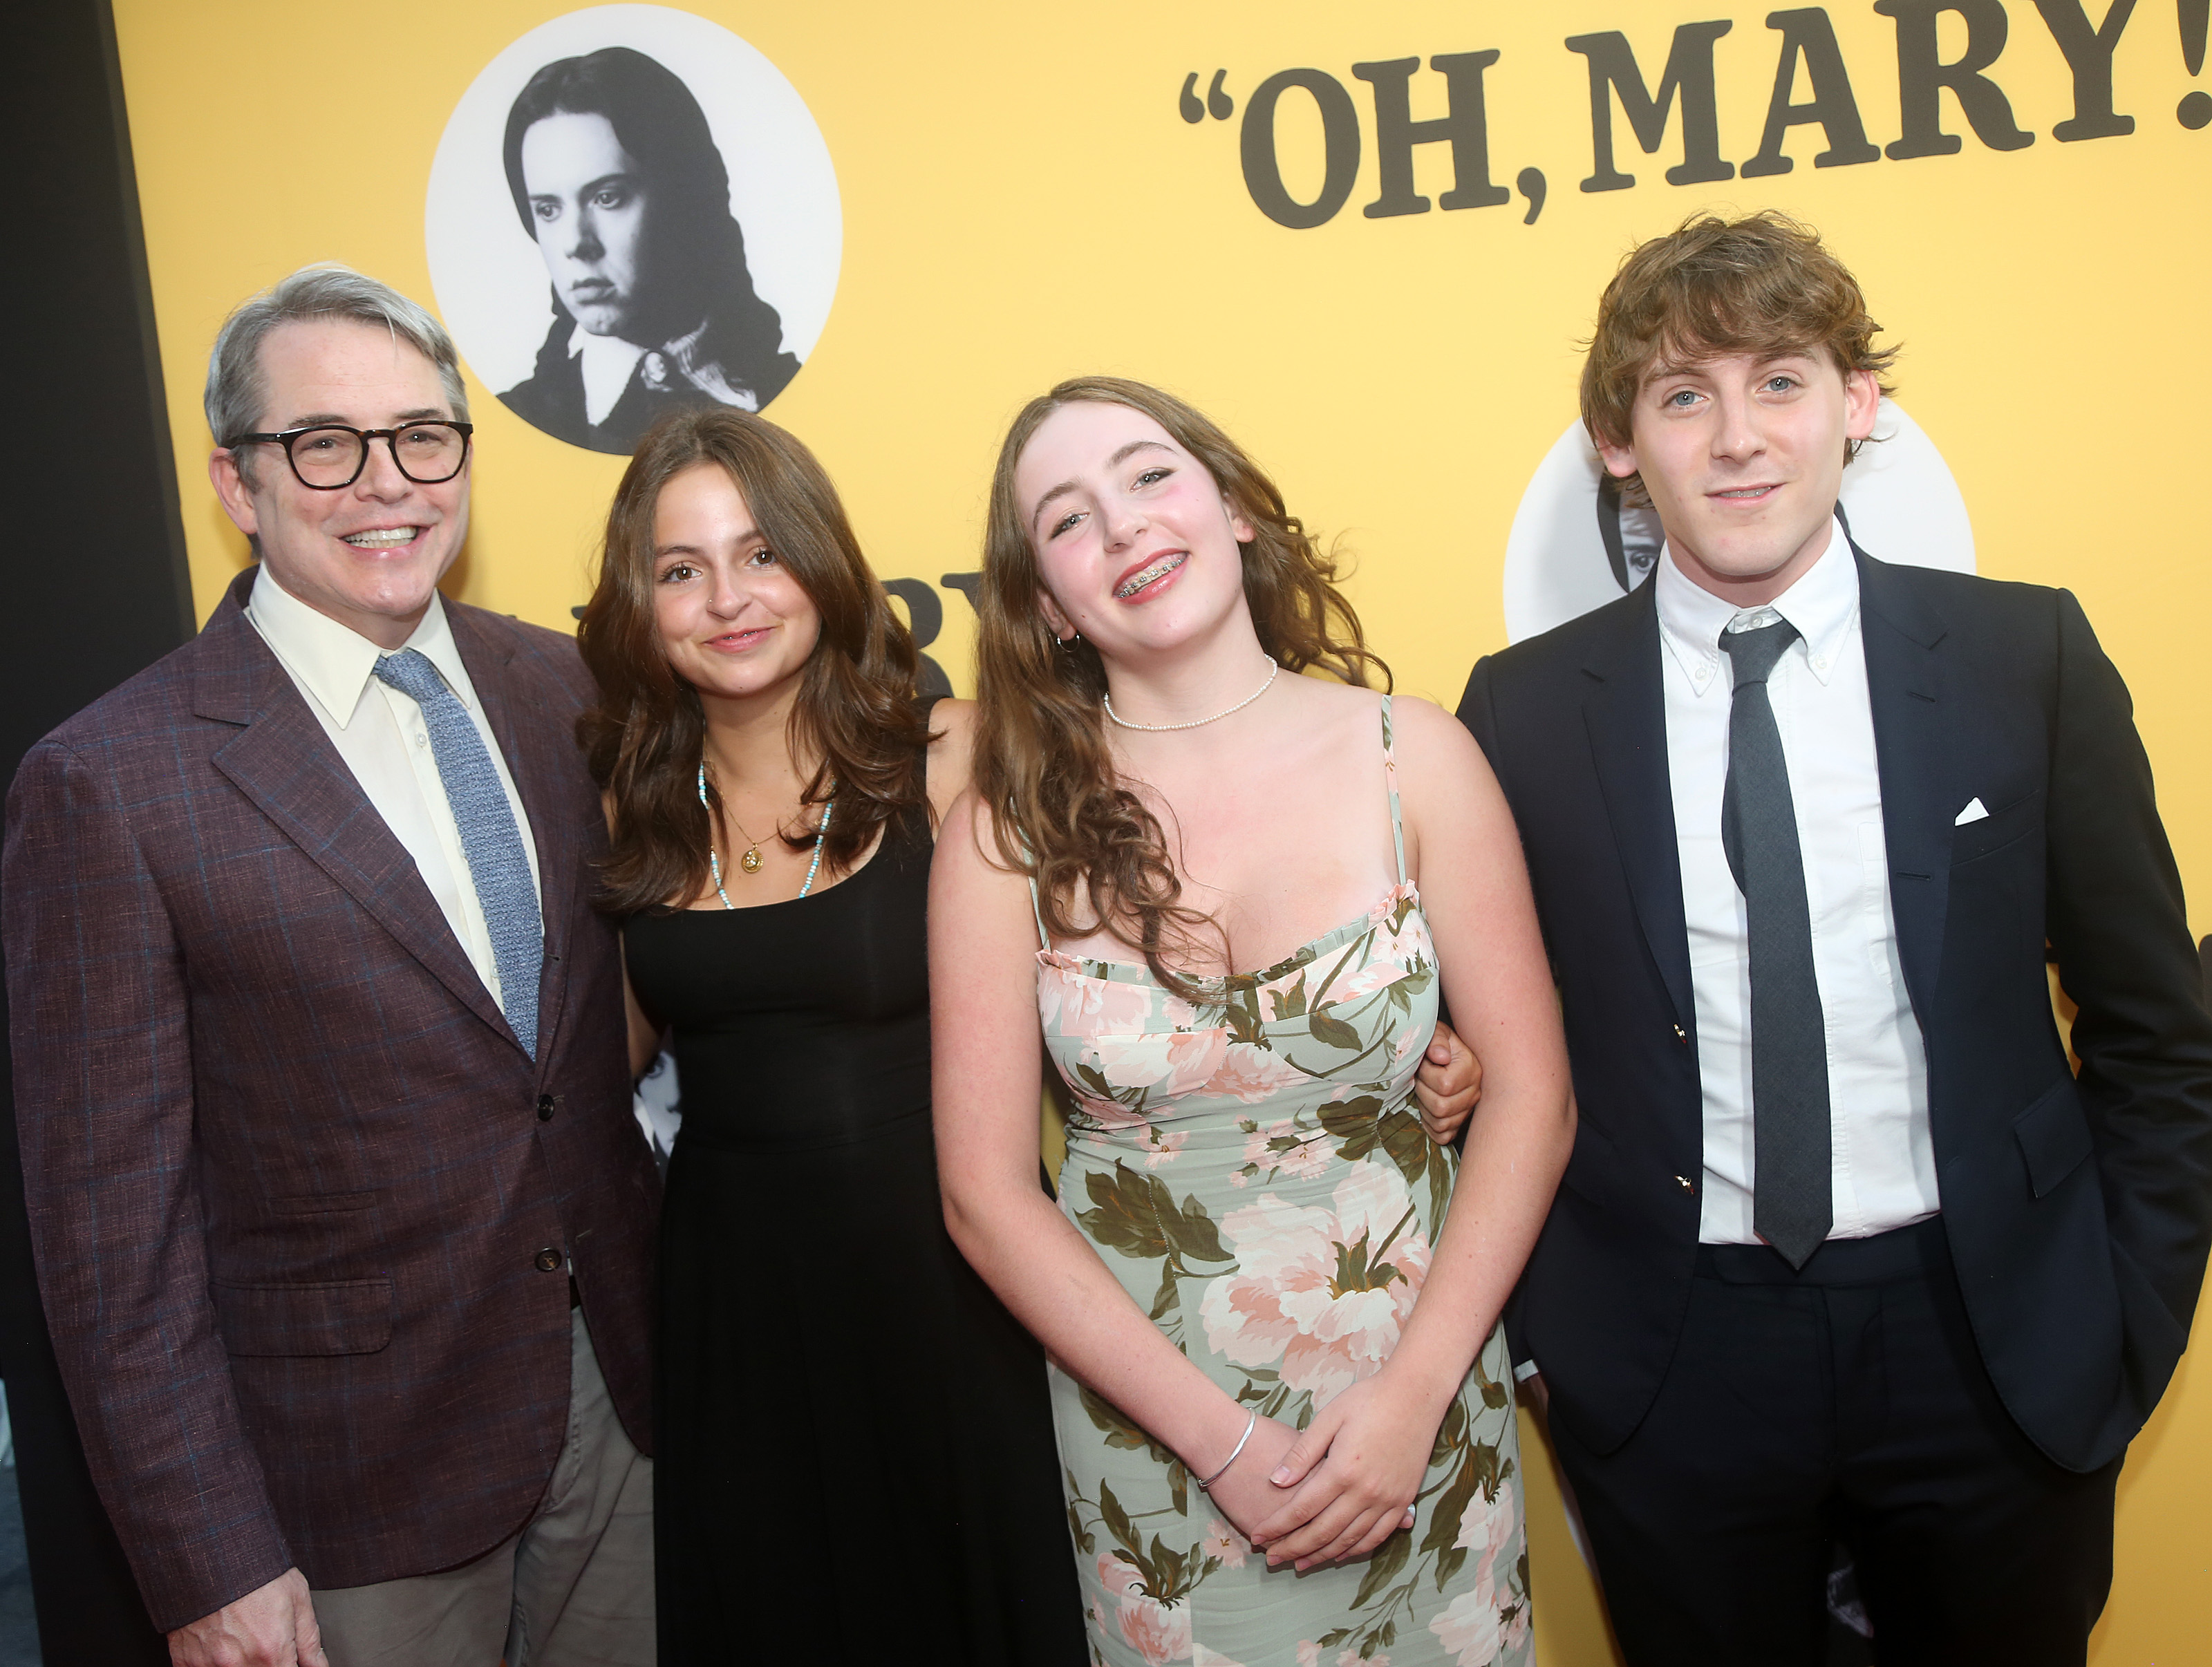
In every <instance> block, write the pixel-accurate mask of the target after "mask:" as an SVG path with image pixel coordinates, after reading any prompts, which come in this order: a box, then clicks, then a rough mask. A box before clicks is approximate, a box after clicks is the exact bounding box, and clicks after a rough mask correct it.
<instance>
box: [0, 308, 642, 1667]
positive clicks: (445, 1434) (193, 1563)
mask: <svg viewBox="0 0 2212 1667" xmlns="http://www.w3.org/2000/svg"><path fill="white" fill-rule="evenodd" d="M207 409H208V417H209V421H210V426H211V427H212V428H213V430H214V433H215V438H216V441H217V445H216V449H215V452H214V456H213V458H212V460H211V463H210V473H211V475H212V476H213V479H214V482H215V486H216V491H217V493H218V494H220V496H221V498H222V503H223V506H224V508H225V509H226V510H228V512H229V513H230V515H231V518H233V519H234V521H235V522H236V523H237V524H238V525H239V526H240V529H241V530H244V531H245V533H246V536H248V538H249V539H250V540H251V541H252V544H253V547H254V549H255V552H256V554H257V555H258V557H259V558H260V560H259V565H258V567H252V568H249V569H248V570H247V571H246V572H244V573H240V575H239V577H238V579H237V581H236V582H235V583H234V584H233V585H232V586H231V587H230V591H229V593H228V596H227V597H225V598H224V600H223V601H222V603H221V604H220V605H219V606H218V607H217V608H216V611H215V613H214V615H213V616H212V617H211V618H210V620H209V621H208V624H207V626H206V628H205V629H204V630H203V631H202V632H201V633H200V634H199V635H198V637H197V638H196V639H195V640H193V641H192V642H191V643H189V644H187V645H186V646H185V647H183V648H181V649H179V650H178V651H177V652H175V653H173V654H172V655H170V656H168V657H167V658H165V659H163V660H162V661H161V662H160V663H159V664H156V665H155V666H154V667H152V668H151V669H150V670H147V671H146V672H144V673H143V674H142V675H140V676H137V677H136V678H133V679H132V680H131V682H128V683H125V685H123V687H121V688H118V689H117V690H115V691H114V692H113V693H112V694H108V695H106V696H105V697H104V698H103V699H101V700H99V701H97V702H95V703H94V705H93V706H89V707H88V708H87V709H86V710H85V711H84V712H81V713H79V714H78V715H77V716H76V718H72V719H71V720H70V722H69V723H67V724H64V725H63V726H62V727H61V728H60V729H58V730H56V731H54V733H53V734H52V735H51V736H49V737H46V740H44V741H42V742H41V743H39V745H38V746H37V747H36V748H34V749H33V750H32V752H31V753H30V755H28V757H27V759H26V761H25V762H24V764H23V766H22V768H21V771H20V772H19V773H18V774H17V776H16V778H15V786H14V788H13V790H12V791H11V792H10V794H9V802H8V832H7V847H6V858H5V887H6V900H5V901H6V915H5V930H6V935H7V963H8V979H9V1011H10V1013H11V1015H12V1019H13V1030H12V1035H11V1045H12V1047H13V1052H14V1060H15V1095H16V1106H17V1108H18V1116H19V1118H20V1127H21V1143H22V1151H23V1169H24V1179H25V1191H26V1194H27V1203H28V1205H29V1212H30V1219H31V1225H32V1230H33V1240H34V1245H35V1249H36V1252H37V1258H38V1266H39V1276H40V1290H41V1293H42V1295H43V1297H44V1300H45V1304H46V1314H47V1317H48V1319H49V1322H50V1324H51V1325H52V1332H53V1338H54V1346H55V1349H56V1351H57V1353H58V1355H59V1357H60V1361H61V1367H62V1371H63V1374H64V1379H65V1380H66V1382H67V1385H68V1387H69V1391H70V1401H71V1404H72V1406H73V1408H74V1410H75V1412H76V1421H77V1425H78V1428H80V1430H81V1431H82V1434H83V1436H84V1445H85V1450H86V1454H87V1457H88V1459H89V1460H90V1463H91V1468H92V1474H93V1477H94V1482H96V1483H97V1484H98V1487H99V1488H100V1495H101V1498H102V1500H103V1501H104V1502H105V1504H106V1507H107V1510H108V1512H109V1514H110V1516H111V1517H112V1519H113V1521H114V1523H115V1526H116V1528H117V1531H118V1535H119V1536H120V1538H121V1540H122V1543H123V1546H124V1549H125V1552H126V1553H127V1554H128V1555H129V1556H130V1558H131V1564H132V1567H133V1569H134V1571H135V1572H136V1573H137V1579H138V1582H139V1585H140V1588H141V1590H142V1591H143V1593H144V1595H145V1598H146V1603H147V1608H148V1609H149V1612H150V1613H151V1615H153V1617H154V1620H155V1624H156V1625H158V1626H160V1627H161V1628H165V1629H167V1631H168V1635H169V1642H170V1651H171V1655H172V1657H173V1660H174V1661H175V1662H176V1663H177V1664H179V1667H291V1664H294V1663H295V1662H296V1663H298V1664H301V1667H323V1664H325V1662H326V1661H327V1662H328V1663H331V1664H335V1667H356V1664H376V1667H449V1664H450V1667H489V1664H491V1663H493V1662H495V1661H497V1660H499V1659H500V1658H501V1654H502V1652H504V1654H505V1656H506V1658H507V1662H508V1663H509V1664H510V1667H526V1664H527V1667H558V1664H562V1663H570V1662H574V1663H582V1662H589V1663H592V1664H605V1663H638V1664H647V1663H650V1662H651V1661H652V1660H653V1580H652V1574H653V1561H652V1535H651V1528H652V1466H651V1462H650V1460H649V1459H648V1458H646V1457H645V1456H644V1452H645V1451H646V1449H647V1446H648V1437H647V1407H648V1403H649V1391H648V1384H647V1370H648V1356H647V1294H648V1281H649V1266H650V1256H651V1246H652V1240H653V1215H654V1211H655V1209H656V1205H657V1201H658V1196H659V1193H658V1181H657V1179H656V1177H655V1174H654V1169H653V1159H652V1156H651V1154H650V1152H649V1150H648V1149H647V1146H646V1144H645V1143H644V1141H643V1139H642V1138H641V1136H640V1134H639V1132H638V1130H637V1127H636V1125H635V1123H634V1122H633V1120H632V1118H631V1115H630V1094H629V1071H628V1061H627V1057H626V1052H625V1046H626V1044H625V1034H624V1024H623V997H622V974H621V967H620V961H619V959H618V956H617V948H616V939H615V935H614V932H613V930H612V928H611V925H610V924H608V922H606V921H605V919H603V918H600V917H599V915H597V914H596V913H595V912H593V911H592V906H591V889H592V879H591V864H592V858H593V856H594V855H595V854H596V853H597V852H599V850H600V849H601V846H602V842H603V835H602V830H601V824H600V817H599V800H598V795H597V793H596V791H594V790H593V787H592V783H591V780H590V779H589V778H588V777H587V775H586V773H585V770H584V767H583V765H582V762H581V761H580V757H579V755H578V753H577V749H576V747H575V744H574V741H573V739H572V733H571V732H572V728H573V724H574V718H575V715H576V713H577V712H578V711H579V710H580V707H581V706H583V705H584V704H585V703H586V701H588V700H591V699H592V685H591V682H590V679H589V677H588V676H587V675H586V672H585V670H584V669H583V666H582V664H581V663H580V660H579V659H578V658H577V656H576V652H575V648H574V645H573V643H571V642H570V641H569V640H568V639H567V638H565V637H563V636H562V635H560V634H559V633H555V632H551V631H545V630H540V629H538V628H537V627H532V626H526V625H522V624H520V623H518V622H516V621H513V620H512V619H508V618H506V617H503V616H501V615H493V614H488V613H485V612H483V611H482V610H480V609H475V608H469V607H464V606H461V605H459V604H458V603H447V602H444V601H442V600H441V598H440V597H439V595H438V591H437V588H436V587H437V583H438V580H439V579H440V578H441V575H443V574H444V573H445V572H446V570H447V567H450V566H451V565H452V563H453V559H454V557H455V556H456V555H458V554H459V550H460V548H461V541H462V537H463V535H464V533H465V530H466V529H467V525H468V508H469V477H470V470H471V436H470V427H469V424H468V421H467V418H468V411H467V407H466V404H465V397H464V394H463V390H462V385H461V380H460V374H459V366H458V362H457V361H456V358H455V355H454V352H453V343H452V342H451V341H450V340H449V339H448V338H447V335H446V333H445V331H444V330H442V329H441V327H440V326H439V324H437V321H436V320H435V319H434V318H431V316H430V315H429V314H428V312H425V311H424V310H423V309H422V308H421V307H420V306H416V305H415V304H414V303H413V302H411V301H410V300H407V299H406V298H405V297H404V296H402V295H399V294H397V293H396V292H394V291H392V290H391V289H389V288H386V286H384V285H383V284H380V283H378V282H375V281H374V280H373V279H369V278H366V277H363V276H361V275H360V274H358V273H355V272H351V271H348V270H345V269H343V268H342V267H335V268H334V267H324V268H313V267H311V268H308V269H307V270H303V271H301V272H297V273H295V274H294V275H293V276H291V277H289V278H287V279H286V280H285V281H284V282H282V283H280V284H278V285H276V288H273V289H271V290H270V291H269V292H267V293H266V294H263V295H260V296H258V297H256V298H255V299H254V300H251V301H249V302H247V303H246V305H245V306H242V307H241V308H240V309H239V311H238V312H235V313H234V314H233V315H232V317H231V318H230V320H229V322H228V323H227V324H225V325H224V327H223V330H222V334H221V336H219V337H218V339H217V341H216V347H215V352H214V355H213V360H212V363H211V365H210V372H209V377H208V392H207ZM94 573H95V577H94V579H93V580H92V582H93V583H94V585H96V584H97V579H96V569H95V570H94ZM92 617H94V618H96V610H95V613H94V615H93V616H92ZM90 623H91V619H90V618H88V625H89V624H90Z"/></svg>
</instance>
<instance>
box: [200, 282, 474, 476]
mask: <svg viewBox="0 0 2212 1667" xmlns="http://www.w3.org/2000/svg"><path fill="white" fill-rule="evenodd" d="M311 318H354V319H358V320H359V321H360V322H361V323H362V324H380V325H382V326H383V327H384V328H385V329H386V330H389V331H391V332H392V337H393V339H394V340H396V341H402V342H406V343H407V344H408V345H409V346H410V347H412V348H414V349H415V350H416V352H418V353H420V354H421V355H422V356H423V357H424V358H425V359H428V361H430V362H431V363H432V364H433V365H435V366H436V367H438V380H439V382H440V384H441V385H442V386H443V388H444V390H445V394H446V403H447V404H449V405H451V406H452V407H453V415H454V416H455V417H457V418H459V420H460V421H464V422H465V421H468V416H469V399H468V394H467V391H465V389H464V388H463V387H462V385H461V362H460V355H459V353H458V352H456V351H455V349H454V347H453V337H452V336H448V335H447V334H446V327H445V326H444V325H443V324H440V323H439V322H438V321H437V319H436V318H434V317H432V316H431V314H430V312H429V310H428V308H427V307H424V306H420V305H418V304H417V303H416V302H414V301H410V300H408V299H407V297H405V296H404V295H403V294H400V293H399V292H398V290H396V289H394V288H392V286H391V285H390V284H388V283H383V282H379V281H378V280H377V279H375V278H372V277H369V276H367V275H366V274H364V273H361V272H356V271H355V270H353V268H351V267H350V266H341V265H339V264H337V262H335V261H325V262H319V263H318V264H315V265H313V266H303V267H301V269H300V270H298V271H296V272H295V273H293V274H292V276H290V277H289V278H285V279H283V280H281V281H280V282H276V283H275V284H272V285H271V286H270V288H267V289H264V290H263V291H262V292H261V293H260V294H258V295H256V296H255V297H254V298H253V299H252V300H250V301H247V302H246V303H244V304H243V305H242V306H240V307H239V308H238V310H237V311H236V312H233V313H232V314H231V315H230V317H229V318H226V319H224V320H223V325H222V330H219V331H218V332H216V338H215V349H214V350H213V351H212V352H211V353H210V354H209V355H208V376H207V396H206V406H207V420H208V427H209V428H210V429H211V430H212V431H213V432H214V434H215V443H216V445H217V446H222V445H226V444H228V441H229V440H230V439H232V437H233V436H234V435H238V434H243V433H252V431H253V430H254V429H255V428H256V427H258V426H259V424H260V421H261V411H262V407H263V406H264V404H265V403H267V401H268V397H269V391H268V388H267V386H266V385H265V382H264V378H263V376H262V374H261V343H262V340H263V338H264V337H265V336H267V335H268V334H269V332H270V330H274V329H276V326H277V325H279V324H297V323H301V322H303V321H305V320H307V319H311ZM239 473H240V475H241V476H244V477H245V480H246V484H247V485H248V486H252V484H253V476H252V470H251V469H250V467H249V465H248V463H247V460H246V458H245V457H244V456H241V457H240V458H239Z"/></svg>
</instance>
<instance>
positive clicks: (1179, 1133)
mask: <svg viewBox="0 0 2212 1667" xmlns="http://www.w3.org/2000/svg"><path fill="white" fill-rule="evenodd" d="M1189 1138H1190V1131H1188V1129H1178V1130H1176V1131H1175V1132H1174V1133H1173V1134H1163V1133H1162V1132H1161V1131H1159V1130H1158V1129H1154V1130H1153V1131H1152V1134H1151V1138H1150V1144H1151V1146H1152V1150H1151V1151H1149V1152H1147V1153H1146V1154H1145V1167H1146V1168H1147V1169H1158V1167H1160V1166H1161V1165H1162V1164H1166V1163H1173V1162H1174V1161H1175V1155H1176V1153H1178V1152H1180V1151H1182V1148H1183V1143H1184V1142H1185V1141H1187V1140H1188V1139H1189Z"/></svg>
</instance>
